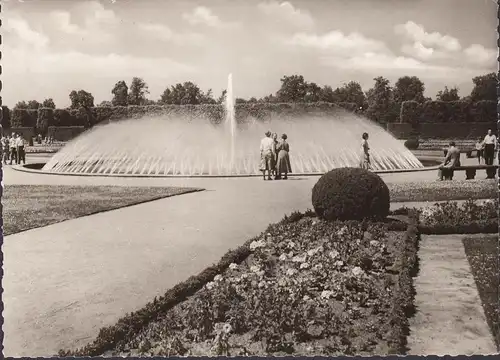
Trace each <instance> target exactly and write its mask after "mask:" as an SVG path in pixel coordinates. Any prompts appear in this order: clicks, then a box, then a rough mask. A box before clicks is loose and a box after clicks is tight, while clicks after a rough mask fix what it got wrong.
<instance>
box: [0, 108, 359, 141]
mask: <svg viewBox="0 0 500 360" xmlns="http://www.w3.org/2000/svg"><path fill="white" fill-rule="evenodd" d="M339 109H345V110H347V111H352V112H355V111H358V108H357V105H356V104H352V103H338V104H332V103H321V102H320V103H293V104H274V103H273V104H271V103H251V104H236V105H235V110H236V120H237V121H238V122H243V121H245V120H246V119H249V118H255V119H257V120H261V121H267V120H270V119H271V118H276V117H294V116H295V117H297V116H301V115H304V114H309V115H310V114H318V115H319V114H326V115H331V114H332V113H335V112H337V111H338V110H339ZM3 113H4V116H3V119H2V125H3V127H4V128H6V129H7V128H10V127H35V128H36V129H37V132H39V133H42V134H43V135H45V134H46V132H47V129H48V128H49V127H50V126H85V127H86V128H88V127H91V126H93V125H95V124H98V123H101V122H106V121H118V120H123V119H135V118H141V117H167V118H168V117H176V118H182V117H189V118H190V119H193V118H194V119H196V118H208V119H210V120H211V121H212V122H214V123H220V122H221V121H222V120H223V119H224V117H225V109H224V106H223V105H218V104H216V105H161V106H160V105H148V106H113V107H108V106H105V107H94V108H89V109H84V108H80V109H51V108H40V109H37V110H33V109H14V110H13V111H12V112H11V111H10V110H9V109H8V108H7V107H3Z"/></svg>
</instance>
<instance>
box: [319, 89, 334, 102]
mask: <svg viewBox="0 0 500 360" xmlns="http://www.w3.org/2000/svg"><path fill="white" fill-rule="evenodd" d="M319 100H320V101H324V102H328V103H334V102H335V92H334V91H333V89H332V87H331V86H329V85H325V86H323V88H322V89H321V94H320V98H319Z"/></svg>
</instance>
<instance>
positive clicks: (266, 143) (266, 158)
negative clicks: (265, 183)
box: [260, 131, 276, 180]
mask: <svg viewBox="0 0 500 360" xmlns="http://www.w3.org/2000/svg"><path fill="white" fill-rule="evenodd" d="M275 153H276V146H275V143H274V140H273V139H272V138H271V132H270V131H268V132H266V136H265V137H264V138H263V139H262V140H261V141H260V161H261V164H260V170H261V171H262V173H263V175H264V180H266V171H267V172H268V173H267V180H272V178H271V173H272V171H273V158H274V154H275Z"/></svg>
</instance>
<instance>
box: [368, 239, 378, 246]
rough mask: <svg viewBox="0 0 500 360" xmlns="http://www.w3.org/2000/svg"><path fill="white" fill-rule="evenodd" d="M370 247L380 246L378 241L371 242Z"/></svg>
mask: <svg viewBox="0 0 500 360" xmlns="http://www.w3.org/2000/svg"><path fill="white" fill-rule="evenodd" d="M370 245H371V246H377V245H378V241H377V240H371V241H370Z"/></svg>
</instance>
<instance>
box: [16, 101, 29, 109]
mask: <svg viewBox="0 0 500 360" xmlns="http://www.w3.org/2000/svg"><path fill="white" fill-rule="evenodd" d="M14 109H29V106H28V103H27V102H26V101H19V102H18V103H17V104H16V105H14Z"/></svg>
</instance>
